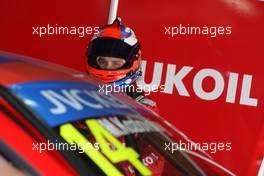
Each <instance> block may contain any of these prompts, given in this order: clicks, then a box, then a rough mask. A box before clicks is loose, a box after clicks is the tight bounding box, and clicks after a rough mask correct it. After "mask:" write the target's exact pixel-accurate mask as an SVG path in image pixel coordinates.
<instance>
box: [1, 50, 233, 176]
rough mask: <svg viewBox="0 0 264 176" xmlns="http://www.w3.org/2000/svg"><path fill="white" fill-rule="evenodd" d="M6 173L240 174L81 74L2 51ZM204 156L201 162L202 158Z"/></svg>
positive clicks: (159, 119)
mask: <svg viewBox="0 0 264 176" xmlns="http://www.w3.org/2000/svg"><path fill="white" fill-rule="evenodd" d="M0 75H1V77H0V129H1V133H0V174H1V175H89V176H92V175H97V176H98V175H100V176H101V175H109V176H122V175H124V176H139V175H144V176H145V175H146V176H150V175H153V176H174V175H175V176H178V175H193V176H200V175H201V176H202V175H213V176H217V175H234V174H233V173H232V172H231V171H229V170H228V169H226V168H224V167H222V166H221V165H219V164H217V163H215V162H214V161H213V159H212V158H210V156H208V155H207V154H206V153H205V152H204V151H201V150H198V151H196V152H194V153H192V152H190V151H188V149H182V148H177V147H175V146H176V145H175V144H177V141H179V140H187V139H186V138H184V136H182V135H181V133H179V132H178V131H177V130H175V129H174V127H172V126H171V125H170V124H169V122H167V121H166V120H164V119H163V118H162V117H160V116H159V115H157V114H156V113H154V112H152V111H150V110H148V109H146V108H145V107H144V106H143V105H141V104H139V103H137V102H136V101H134V100H133V99H131V98H129V97H128V96H126V95H124V94H122V93H119V92H106V90H103V89H102V88H103V87H105V85H104V84H103V83H102V82H100V81H98V80H96V79H94V78H91V77H89V76H87V75H85V74H83V73H81V72H78V71H75V70H72V69H69V68H65V67H63V66H58V65H55V64H51V63H47V62H43V61H40V60H36V59H33V58H28V57H25V56H20V55H15V54H11V53H6V52H1V53H0ZM197 156H199V157H197Z"/></svg>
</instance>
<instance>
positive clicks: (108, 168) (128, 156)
mask: <svg viewBox="0 0 264 176" xmlns="http://www.w3.org/2000/svg"><path fill="white" fill-rule="evenodd" d="M86 124H87V126H88V127H89V129H90V131H91V132H92V134H93V136H94V137H95V139H96V141H97V142H98V143H99V146H100V149H101V151H102V153H104V155H105V156H106V157H107V158H106V157H105V156H104V155H102V154H101V153H100V152H99V151H97V150H95V149H93V150H91V149H87V148H85V147H84V148H83V150H84V152H85V154H86V155H87V156H88V157H89V158H91V159H92V160H93V162H95V163H96V164H97V166H98V167H100V168H101V169H102V171H103V172H104V173H105V174H106V175H115V176H123V174H122V173H121V172H120V171H119V170H118V169H117V168H116V167H115V166H114V165H113V164H112V163H114V164H116V163H119V162H123V161H128V162H129V163H130V164H131V165H133V166H134V168H136V169H137V170H138V171H139V172H140V173H141V174H142V175H146V176H148V175H151V172H150V170H149V169H148V168H147V167H146V166H144V165H143V163H142V162H141V161H140V160H139V154H138V153H137V152H136V151H135V150H134V149H133V148H130V147H125V146H123V145H122V143H121V142H120V141H119V140H118V139H117V138H116V137H114V136H113V135H112V134H110V133H109V132H108V131H107V130H106V129H104V127H102V126H101V125H100V123H98V122H97V121H96V120H94V119H92V120H86ZM60 135H61V136H62V137H63V138H64V139H65V140H66V141H67V142H68V143H69V144H72V143H76V144H78V145H79V146H81V147H83V146H85V145H84V144H87V145H90V144H91V143H90V142H89V141H88V140H87V139H86V138H85V137H84V136H83V135H82V134H81V133H80V132H79V131H78V130H77V129H76V128H75V127H74V126H73V125H72V124H65V125H62V126H60ZM108 142H110V143H111V144H112V145H113V146H114V147H115V150H112V149H111V148H110V146H109V143H108ZM107 159H109V160H110V161H111V162H112V163H111V162H109V161H108V160H107Z"/></svg>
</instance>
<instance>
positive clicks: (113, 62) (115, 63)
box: [96, 56, 126, 70]
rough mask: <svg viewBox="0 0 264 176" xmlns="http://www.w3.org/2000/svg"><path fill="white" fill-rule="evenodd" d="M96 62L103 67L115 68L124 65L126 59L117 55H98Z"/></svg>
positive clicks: (106, 68) (107, 68)
mask: <svg viewBox="0 0 264 176" xmlns="http://www.w3.org/2000/svg"><path fill="white" fill-rule="evenodd" d="M96 62H97V64H98V66H99V67H100V68H101V69H105V70H115V69H119V68H121V67H123V66H124V64H125V63H126V61H125V60H124V59H122V58H117V57H106V56H98V57H97V58H96Z"/></svg>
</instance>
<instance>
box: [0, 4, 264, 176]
mask: <svg viewBox="0 0 264 176" xmlns="http://www.w3.org/2000/svg"><path fill="white" fill-rule="evenodd" d="M108 6H109V1H107V0H101V1H87V0H81V1H78V2H76V3H69V2H65V1H61V0H60V1H56V2H54V1H45V2H42V3H40V4H39V2H35V1H32V0H29V1H27V2H22V1H7V0H5V1H2V2H1V7H2V9H3V10H2V11H1V15H0V16H1V29H0V38H1V42H0V48H1V49H3V50H7V51H11V52H16V53H21V54H25V55H29V56H34V57H37V58H42V59H46V60H48V61H52V62H55V63H59V64H62V65H65V66H69V67H72V68H76V69H79V70H81V71H84V70H85V64H84V62H85V49H86V46H87V43H88V41H89V40H90V39H91V35H87V36H86V37H83V38H79V37H77V36H63V35H62V36H44V37H41V38H40V37H37V36H35V35H32V32H33V31H32V27H34V26H42V25H47V24H53V25H55V24H58V25H62V26H63V25H67V26H74V25H75V26H101V25H103V24H104V23H105V22H106V21H107V15H108ZM118 14H119V15H120V16H121V17H122V18H123V23H124V24H127V25H129V26H130V27H131V28H133V29H134V31H135V32H136V34H137V36H138V38H139V40H140V41H141V44H142V55H143V58H145V59H146V60H147V61H148V63H147V70H146V74H147V75H146V78H145V81H146V82H151V79H152V76H153V73H152V70H153V65H154V62H161V63H163V67H164V68H163V72H162V80H161V83H162V84H164V83H165V79H166V66H167V64H174V65H177V67H176V69H177V70H180V68H182V67H183V66H192V67H194V68H193V70H192V71H191V72H190V74H188V75H187V76H186V78H184V83H185V86H186V88H187V89H188V91H189V93H190V97H184V96H179V94H178V92H177V90H176V89H175V88H174V91H173V94H164V93H156V94H155V95H153V96H154V99H156V100H157V102H158V104H159V107H160V108H159V109H160V112H161V114H162V115H163V116H165V117H166V118H167V119H168V120H169V121H170V122H172V124H173V125H175V126H177V128H179V129H180V130H181V131H183V132H184V133H185V134H186V135H187V136H188V137H189V138H190V139H192V140H194V141H196V142H232V150H231V151H229V152H223V151H220V152H217V153H216V154H212V156H213V157H214V159H215V161H217V162H219V163H220V164H222V165H223V166H225V167H226V168H228V169H229V170H231V171H233V172H234V173H236V174H237V175H242V176H243V175H250V176H251V175H256V173H257V172H258V169H259V167H260V162H258V161H259V160H260V159H261V158H262V157H263V154H264V153H263V147H261V143H262V142H263V138H262V137H261V136H263V123H264V120H263V105H264V104H263V97H264V92H263V89H264V78H263V61H262V60H263V58H264V54H263V50H264V45H263V41H264V33H263V31H264V23H263V21H264V3H263V2H261V1H253V0H241V1H235V0H230V1H227V0H216V1H210V0H202V1H173V0H168V1H140V0H134V1H133V2H127V1H121V2H120V6H119V13H118ZM179 24H183V25H188V24H190V25H193V26H196V25H197V26H220V25H221V26H231V27H232V34H231V35H223V36H219V37H215V38H212V37H210V36H198V35H197V36H194V35H182V36H176V37H174V38H171V37H169V36H167V35H165V34H164V33H165V29H164V28H165V27H168V26H177V25H179ZM204 68H212V69H215V70H217V71H218V72H220V73H221V74H222V75H223V78H224V82H225V84H227V83H228V79H229V73H230V72H235V73H238V74H239V79H238V89H237V96H236V101H235V103H226V101H225V99H226V92H227V87H226V86H225V88H224V92H223V94H222V95H221V96H220V97H219V98H218V99H217V100H213V101H204V100H201V99H200V98H198V97H197V96H196V95H195V92H194V90H193V88H192V84H193V78H194V76H195V74H196V73H197V72H198V71H200V70H201V69H204ZM244 74H249V75H252V78H253V79H252V86H251V92H250V96H251V97H254V98H257V99H258V105H257V106H256V107H252V106H245V105H240V104H239V95H240V93H241V87H242V78H243V75H244ZM204 84H205V89H206V90H210V89H212V88H213V87H214V82H212V80H207V81H205V83H204ZM238 162H239V164H238Z"/></svg>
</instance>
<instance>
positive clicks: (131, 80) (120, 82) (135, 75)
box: [110, 68, 142, 87]
mask: <svg viewBox="0 0 264 176" xmlns="http://www.w3.org/2000/svg"><path fill="white" fill-rule="evenodd" d="M141 75H142V71H141V68H139V69H138V70H137V71H135V72H134V73H132V74H131V75H129V76H126V77H125V78H123V79H121V80H118V81H115V82H112V83H110V84H111V85H112V86H114V87H116V86H120V87H121V86H123V87H126V86H130V85H131V84H133V83H134V82H135V81H136V80H137V79H138V78H139V77H140V76H141Z"/></svg>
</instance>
